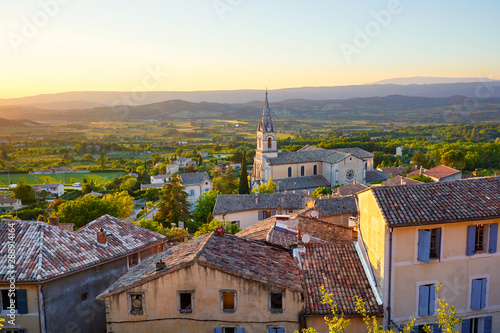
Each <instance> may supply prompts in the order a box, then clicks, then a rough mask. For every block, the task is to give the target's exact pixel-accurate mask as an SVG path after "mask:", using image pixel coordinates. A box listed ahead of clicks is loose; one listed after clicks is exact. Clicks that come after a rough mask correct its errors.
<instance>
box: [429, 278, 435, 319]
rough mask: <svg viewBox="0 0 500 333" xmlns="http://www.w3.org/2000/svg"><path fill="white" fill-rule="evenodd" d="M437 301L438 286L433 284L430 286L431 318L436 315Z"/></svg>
mask: <svg viewBox="0 0 500 333" xmlns="http://www.w3.org/2000/svg"><path fill="white" fill-rule="evenodd" d="M435 299H436V286H435V285H434V284H431V285H430V286H429V316H432V315H433V314H434V301H435Z"/></svg>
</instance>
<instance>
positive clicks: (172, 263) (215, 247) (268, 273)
mask: <svg viewBox="0 0 500 333" xmlns="http://www.w3.org/2000/svg"><path fill="white" fill-rule="evenodd" d="M160 259H161V260H163V261H164V262H165V264H166V268H165V269H163V270H161V271H156V262H158V261H159V260H160ZM194 262H197V263H198V264H199V265H202V266H206V267H209V268H212V269H216V270H220V271H222V272H224V273H227V274H231V275H234V276H238V277H241V278H244V279H248V280H253V281H257V282H261V283H266V284H270V285H276V286H280V287H284V288H287V289H290V290H294V291H302V284H301V276H300V270H299V267H298V266H297V264H296V263H295V261H294V260H293V258H292V257H291V255H290V254H289V253H288V251H286V250H283V249H280V248H277V247H274V246H269V245H266V244H263V243H261V242H258V241H253V240H249V239H244V238H240V237H237V236H234V235H228V234H225V235H223V236H216V235H215V234H214V233H210V234H206V235H203V236H200V237H198V238H195V239H193V240H190V241H188V242H185V243H182V244H179V245H177V246H174V247H172V248H170V249H168V250H166V251H163V252H162V253H159V254H157V255H155V256H152V257H150V258H148V259H146V260H144V261H142V262H141V263H140V264H139V265H137V266H136V267H134V268H133V269H131V270H129V272H128V273H126V274H125V275H124V276H122V277H121V278H120V279H119V280H118V281H116V282H115V283H114V284H113V285H112V286H111V287H109V288H108V290H106V291H104V292H103V293H102V294H101V295H99V298H100V299H103V298H106V297H109V296H112V295H115V294H118V293H120V292H122V291H124V290H127V289H130V288H132V287H135V286H138V285H141V284H143V283H146V282H147V281H150V280H154V279H157V278H159V277H161V276H163V275H165V274H168V273H171V272H174V271H176V270H178V269H181V268H184V267H187V266H189V265H191V264H192V263H194Z"/></svg>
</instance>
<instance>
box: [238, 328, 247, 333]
mask: <svg viewBox="0 0 500 333" xmlns="http://www.w3.org/2000/svg"><path fill="white" fill-rule="evenodd" d="M236 333H245V329H244V328H243V327H236Z"/></svg>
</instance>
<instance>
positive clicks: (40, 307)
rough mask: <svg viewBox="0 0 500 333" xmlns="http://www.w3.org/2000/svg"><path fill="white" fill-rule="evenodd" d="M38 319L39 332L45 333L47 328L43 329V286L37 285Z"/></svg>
mask: <svg viewBox="0 0 500 333" xmlns="http://www.w3.org/2000/svg"><path fill="white" fill-rule="evenodd" d="M36 288H37V290H38V319H39V321H40V332H41V333H46V332H47V328H46V327H45V304H44V299H43V290H42V288H43V285H38V286H37V287H36Z"/></svg>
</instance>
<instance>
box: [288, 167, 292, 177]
mask: <svg viewBox="0 0 500 333" xmlns="http://www.w3.org/2000/svg"><path fill="white" fill-rule="evenodd" d="M288 177H292V167H288Z"/></svg>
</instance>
